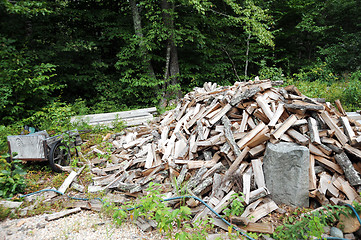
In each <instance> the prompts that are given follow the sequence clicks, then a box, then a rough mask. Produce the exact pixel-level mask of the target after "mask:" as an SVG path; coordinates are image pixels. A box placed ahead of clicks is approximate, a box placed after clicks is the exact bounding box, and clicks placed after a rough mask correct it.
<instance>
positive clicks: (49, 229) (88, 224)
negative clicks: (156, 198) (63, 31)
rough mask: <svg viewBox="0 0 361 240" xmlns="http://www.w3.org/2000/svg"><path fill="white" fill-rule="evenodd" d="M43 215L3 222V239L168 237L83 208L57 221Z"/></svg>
mask: <svg viewBox="0 0 361 240" xmlns="http://www.w3.org/2000/svg"><path fill="white" fill-rule="evenodd" d="M45 216H46V214H44V215H39V216H34V217H30V218H21V219H13V220H9V219H7V220H5V221H2V222H0V240H21V239H34V240H35V239H36V240H40V239H79V240H83V239H87V240H93V239H94V240H108V239H112V240H114V239H125V240H136V239H147V240H148V239H154V240H158V239H165V238H162V236H161V235H160V234H158V233H157V232H156V231H154V232H151V233H144V232H143V231H141V230H140V229H139V228H138V227H137V226H135V225H133V224H131V223H124V224H123V225H122V226H120V227H118V226H116V225H114V224H113V223H112V222H111V219H106V218H101V217H100V215H99V213H94V212H91V211H81V212H80V213H77V214H74V215H71V216H68V217H64V218H61V219H58V220H55V221H50V222H48V221H46V220H45Z"/></svg>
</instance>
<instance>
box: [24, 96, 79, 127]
mask: <svg viewBox="0 0 361 240" xmlns="http://www.w3.org/2000/svg"><path fill="white" fill-rule="evenodd" d="M72 115H75V113H74V112H73V111H72V108H71V107H70V106H69V105H67V104H65V103H61V102H53V103H50V104H49V105H48V106H46V107H43V108H42V109H41V110H39V111H37V112H35V113H34V114H33V115H32V116H31V117H29V118H27V119H24V120H23V123H24V124H27V125H29V126H36V127H38V128H39V129H46V130H52V131H55V132H56V133H60V132H63V131H66V130H69V129H70V117H71V116H72Z"/></svg>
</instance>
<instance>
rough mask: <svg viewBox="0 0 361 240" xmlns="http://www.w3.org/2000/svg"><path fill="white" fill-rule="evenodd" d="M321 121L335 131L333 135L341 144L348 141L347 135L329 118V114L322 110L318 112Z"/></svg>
mask: <svg viewBox="0 0 361 240" xmlns="http://www.w3.org/2000/svg"><path fill="white" fill-rule="evenodd" d="M320 116H321V118H322V119H323V121H324V122H325V123H326V124H327V126H328V127H329V128H330V129H331V130H334V131H335V135H336V137H337V139H338V140H339V141H340V143H341V144H342V145H345V144H346V143H347V142H348V138H347V136H346V135H345V134H344V133H343V132H342V131H341V129H340V128H339V127H338V126H337V125H336V123H335V122H334V121H333V120H332V119H331V117H330V115H329V114H328V113H327V112H326V111H324V112H322V113H321V114H320Z"/></svg>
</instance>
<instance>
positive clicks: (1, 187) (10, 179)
mask: <svg viewBox="0 0 361 240" xmlns="http://www.w3.org/2000/svg"><path fill="white" fill-rule="evenodd" d="M5 157H6V156H4V157H1V158H0V170H1V171H0V197H3V198H7V197H13V196H14V195H15V194H16V193H19V192H23V191H24V190H25V187H26V182H25V177H24V176H25V175H26V172H25V171H24V170H23V169H22V167H21V166H20V163H21V160H13V161H12V162H11V163H8V162H7V161H6V159H5Z"/></svg>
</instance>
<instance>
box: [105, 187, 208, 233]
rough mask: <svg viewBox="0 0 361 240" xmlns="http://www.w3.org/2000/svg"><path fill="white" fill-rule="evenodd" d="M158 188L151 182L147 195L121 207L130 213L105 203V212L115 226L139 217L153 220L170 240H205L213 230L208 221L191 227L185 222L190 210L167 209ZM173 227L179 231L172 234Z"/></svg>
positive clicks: (199, 222) (183, 208)
mask: <svg viewBox="0 0 361 240" xmlns="http://www.w3.org/2000/svg"><path fill="white" fill-rule="evenodd" d="M160 186H161V185H160V184H156V183H153V182H151V183H150V184H149V187H148V188H147V189H146V191H147V192H148V194H147V195H145V196H143V197H141V198H140V199H139V201H137V202H136V203H126V204H125V205H124V206H123V207H124V208H126V209H130V208H131V209H132V210H129V212H132V213H128V211H125V210H123V209H118V208H117V207H115V206H112V205H109V204H107V203H106V204H105V208H106V211H107V212H108V213H110V214H112V215H113V219H114V221H115V222H116V223H117V224H122V222H123V221H124V220H125V219H127V218H130V219H131V220H135V219H137V218H139V217H141V218H145V219H152V220H155V221H156V222H157V224H158V225H157V227H158V228H159V231H160V232H164V233H165V234H166V236H167V237H168V238H170V239H173V238H175V239H206V237H207V236H208V233H207V231H209V230H210V229H212V228H213V224H211V223H210V220H209V219H207V220H202V221H198V222H197V223H194V224H192V225H190V224H189V223H187V222H185V221H186V220H189V218H190V217H189V215H190V214H191V210H190V209H189V208H188V207H187V206H180V208H179V209H172V208H171V207H168V206H167V204H166V203H165V202H164V201H163V198H162V197H164V196H163V195H162V194H161V190H160ZM129 214H130V215H129ZM175 226H176V227H177V228H178V229H180V230H181V231H177V232H176V233H174V232H173V231H174V227H175Z"/></svg>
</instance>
